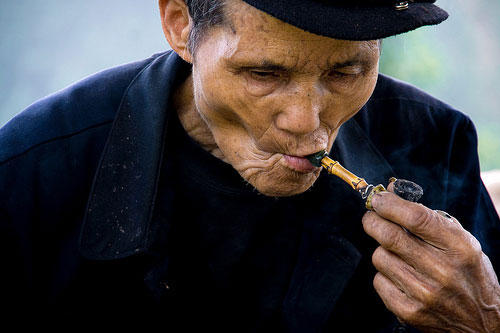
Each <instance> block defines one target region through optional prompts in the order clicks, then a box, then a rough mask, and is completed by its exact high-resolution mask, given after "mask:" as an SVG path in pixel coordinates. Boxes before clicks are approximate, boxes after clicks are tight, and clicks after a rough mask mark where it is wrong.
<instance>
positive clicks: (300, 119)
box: [275, 86, 322, 135]
mask: <svg viewBox="0 0 500 333" xmlns="http://www.w3.org/2000/svg"><path fill="white" fill-rule="evenodd" d="M320 89H321V88H318V87H314V86H310V87H305V88H304V87H300V88H297V89H294V91H293V92H291V93H289V94H287V95H286V96H285V97H284V99H283V101H282V105H281V107H280V112H279V113H278V115H277V116H276V118H275V124H276V127H277V128H278V129H280V130H282V131H286V132H289V133H290V134H293V135H305V134H309V133H312V132H314V131H315V130H316V129H317V128H318V127H319V125H320V113H321V109H322V94H321V91H320Z"/></svg>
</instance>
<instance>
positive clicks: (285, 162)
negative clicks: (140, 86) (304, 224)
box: [193, 1, 379, 196]
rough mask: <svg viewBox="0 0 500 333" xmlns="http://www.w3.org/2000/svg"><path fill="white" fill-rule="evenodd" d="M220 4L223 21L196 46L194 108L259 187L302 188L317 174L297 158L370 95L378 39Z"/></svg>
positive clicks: (270, 190) (273, 191)
mask: <svg viewBox="0 0 500 333" xmlns="http://www.w3.org/2000/svg"><path fill="white" fill-rule="evenodd" d="M227 12H228V18H229V21H230V22H231V24H230V26H227V27H221V28H213V29H211V30H210V31H209V32H208V34H207V37H206V38H204V40H203V42H202V44H201V45H200V46H199V47H198V49H197V52H196V54H195V59H194V61H193V86H194V99H195V105H196V108H197V111H198V113H199V114H200V115H201V117H202V118H203V119H204V121H205V122H206V123H207V125H208V127H209V130H210V131H211V133H212V135H213V139H214V140H215V143H216V144H217V146H218V148H219V149H220V151H221V152H222V154H223V160H225V161H226V162H228V163H230V164H231V165H232V166H233V167H234V168H235V169H236V170H237V171H238V172H239V173H240V174H241V176H242V177H243V178H244V179H245V180H247V181H248V182H249V183H251V184H252V185H253V186H254V187H255V188H256V189H257V190H258V191H259V192H261V193H263V194H265V195H269V196H288V195H293V194H298V193H302V192H304V191H305V190H307V189H308V188H309V187H310V186H311V185H312V184H313V183H314V181H315V180H316V179H317V177H318V176H319V172H320V169H319V168H315V167H313V166H312V165H311V164H310V163H309V161H307V160H306V159H305V158H304V156H306V155H309V154H313V153H315V152H317V151H320V150H324V149H326V150H330V148H331V147H332V145H333V142H334V140H335V137H336V135H337V133H338V130H339V128H340V126H341V125H342V124H343V123H344V122H346V121H347V120H348V119H349V118H351V117H352V116H353V115H354V114H356V112H358V111H359V110H360V108H361V107H362V106H363V105H364V104H365V103H366V102H367V100H368V98H369V97H370V95H371V94H372V92H373V89H374V86H375V83H376V80H377V73H378V59H379V44H378V42H377V41H367V42H352V41H341V40H334V39H330V38H326V37H321V36H317V35H314V34H310V33H307V32H305V31H302V30H300V29H298V28H295V27H293V26H291V25H288V24H286V23H283V22H281V21H279V20H277V19H274V18H272V17H270V16H268V15H266V14H265V13H263V12H261V11H259V10H257V9H255V8H253V7H251V6H249V5H247V4H246V3H244V2H242V1H238V2H230V3H229V5H228V8H227Z"/></svg>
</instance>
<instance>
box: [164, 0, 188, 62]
mask: <svg viewBox="0 0 500 333" xmlns="http://www.w3.org/2000/svg"><path fill="white" fill-rule="evenodd" d="M158 4H159V6H160V15H161V25H162V28H163V33H164V34H165V37H166V38H167V41H168V44H170V47H171V48H172V49H173V50H174V51H175V52H176V53H177V54H178V55H179V56H180V57H181V58H182V59H184V61H187V62H189V63H193V58H192V55H191V52H189V49H188V47H187V45H188V39H189V33H190V31H191V26H192V21H191V18H190V16H189V10H188V7H187V5H186V3H185V2H184V0H159V1H158Z"/></svg>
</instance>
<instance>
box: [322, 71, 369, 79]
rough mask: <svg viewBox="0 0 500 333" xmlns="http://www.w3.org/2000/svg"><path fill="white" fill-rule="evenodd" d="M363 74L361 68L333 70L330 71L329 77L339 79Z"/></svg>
mask: <svg viewBox="0 0 500 333" xmlns="http://www.w3.org/2000/svg"><path fill="white" fill-rule="evenodd" d="M359 74H361V70H359V69H352V70H345V71H344V70H340V71H339V70H333V71H330V72H328V75H327V76H328V77H329V78H333V79H335V78H337V79H346V78H355V77H356V76H358V75H359Z"/></svg>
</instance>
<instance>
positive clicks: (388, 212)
mask: <svg viewBox="0 0 500 333" xmlns="http://www.w3.org/2000/svg"><path fill="white" fill-rule="evenodd" d="M372 205H373V208H374V210H375V212H376V213H377V214H378V215H380V216H381V217H383V218H385V219H387V220H389V221H392V222H394V223H396V224H398V225H400V226H402V227H404V228H405V229H407V230H408V231H410V232H411V233H412V234H414V235H416V236H418V237H420V238H421V239H423V240H424V241H426V242H427V243H429V244H432V245H434V246H436V247H438V248H441V249H445V248H450V247H451V246H452V245H453V244H454V243H456V242H457V241H458V240H460V239H462V238H463V233H464V230H463V228H462V227H461V226H460V224H459V223H455V222H454V221H453V220H450V219H448V218H446V217H444V216H442V215H440V214H438V213H436V212H435V211H433V210H431V209H429V208H427V207H425V206H423V205H421V204H417V203H414V202H409V201H406V200H403V199H401V198H399V197H398V196H397V195H395V194H393V193H389V192H382V193H378V194H376V195H375V196H373V198H372Z"/></svg>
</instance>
